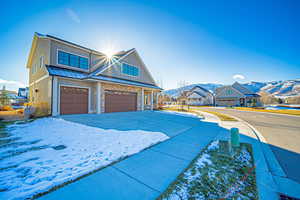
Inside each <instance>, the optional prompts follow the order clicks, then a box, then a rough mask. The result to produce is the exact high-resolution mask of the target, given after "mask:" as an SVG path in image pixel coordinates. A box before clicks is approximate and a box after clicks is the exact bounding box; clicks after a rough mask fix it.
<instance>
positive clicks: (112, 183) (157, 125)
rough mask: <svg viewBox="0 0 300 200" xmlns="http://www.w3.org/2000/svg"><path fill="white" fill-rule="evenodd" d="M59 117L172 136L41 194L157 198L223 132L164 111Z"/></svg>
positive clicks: (197, 121) (98, 197)
mask: <svg viewBox="0 0 300 200" xmlns="http://www.w3.org/2000/svg"><path fill="white" fill-rule="evenodd" d="M62 118H63V119H65V120H69V121H72V122H77V123H82V124H86V125H89V126H95V127H100V128H104V129H118V130H137V129H140V130H147V131H159V132H163V133H165V134H167V135H168V136H170V137H171V138H170V139H169V140H167V141H165V142H162V143H160V144H157V145H154V146H152V147H150V148H148V149H146V150H144V151H142V152H140V153H138V154H136V155H133V156H131V157H129V158H126V159H124V160H122V161H120V162H118V163H116V164H114V165H111V166H109V167H106V168H104V169H102V170H100V171H97V172H95V173H93V174H91V175H89V176H87V177H84V178H82V179H80V180H78V181H76V182H73V183H71V184H68V185H67V186H65V187H62V188H60V189H58V190H56V191H54V192H51V193H49V194H47V195H45V196H43V197H41V199H53V200H54V199H73V200H76V199H89V200H93V199H110V200H113V199H118V200H119V199H131V200H135V199H137V200H140V199H143V200H144V199H155V198H157V197H158V196H159V194H160V193H161V192H163V191H164V190H165V189H166V188H167V187H168V185H169V184H170V183H171V182H172V181H174V180H175V179H176V177H177V176H178V175H179V174H180V173H181V172H182V171H183V170H184V169H185V168H186V167H187V166H188V164H189V163H190V162H191V161H192V160H193V159H194V158H195V156H196V155H197V154H198V153H199V152H200V151H201V149H202V148H203V147H205V146H206V145H207V144H208V143H209V142H210V141H211V140H213V139H214V138H215V137H217V136H218V134H220V133H224V131H225V129H223V128H221V127H219V126H218V125H217V124H214V123H206V122H202V121H200V119H199V118H191V117H186V116H179V115H174V114H167V113H164V112H151V111H149V112H147V111H145V112H125V113H110V114H100V115H96V114H87V115H66V116H62ZM74 134H76V133H74Z"/></svg>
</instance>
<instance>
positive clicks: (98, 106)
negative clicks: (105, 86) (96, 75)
mask: <svg viewBox="0 0 300 200" xmlns="http://www.w3.org/2000/svg"><path fill="white" fill-rule="evenodd" d="M101 93H102V85H101V82H97V86H96V111H97V114H100V113H101V104H102V99H101V96H102V95H101Z"/></svg>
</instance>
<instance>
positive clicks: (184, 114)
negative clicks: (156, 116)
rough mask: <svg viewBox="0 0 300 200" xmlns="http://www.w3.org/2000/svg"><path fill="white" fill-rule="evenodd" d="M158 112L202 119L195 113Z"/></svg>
mask: <svg viewBox="0 0 300 200" xmlns="http://www.w3.org/2000/svg"><path fill="white" fill-rule="evenodd" d="M156 112H161V113H164V114H172V115H179V116H183V117H192V118H200V117H199V115H197V114H195V113H190V112H179V111H170V110H164V111H156Z"/></svg>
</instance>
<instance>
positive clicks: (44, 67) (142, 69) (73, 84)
mask: <svg viewBox="0 0 300 200" xmlns="http://www.w3.org/2000/svg"><path fill="white" fill-rule="evenodd" d="M27 68H28V69H29V100H30V102H31V103H33V105H34V106H35V107H37V109H41V110H43V114H44V115H46V114H51V115H54V116H55V115H60V114H75V113H103V112H120V111H136V110H152V109H154V108H155V107H156V105H157V94H158V93H159V92H160V91H161V90H162V89H161V88H159V87H158V86H157V85H156V83H155V81H154V79H153V78H152V76H151V74H150V72H149V70H148V69H147V67H146V66H145V64H144V62H143V61H142V59H141V57H140V56H139V54H138V52H137V51H136V49H134V48H133V49H130V50H128V51H121V52H119V53H117V54H115V55H114V56H113V57H112V58H108V57H107V56H105V54H103V53H101V52H98V51H95V50H92V49H89V48H86V47H82V46H80V45H77V44H74V43H71V42H68V41H65V40H62V39H59V38H57V37H54V36H50V35H42V34H39V33H35V35H34V38H33V42H32V47H31V50H30V54H29V58H28V62H27Z"/></svg>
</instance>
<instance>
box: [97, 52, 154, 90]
mask: <svg viewBox="0 0 300 200" xmlns="http://www.w3.org/2000/svg"><path fill="white" fill-rule="evenodd" d="M123 63H124V64H126V65H130V66H133V67H136V68H138V75H137V76H130V75H128V74H125V73H123V72H124V71H122V67H123ZM100 74H101V75H104V76H110V77H116V78H121V79H126V80H131V81H137V82H142V83H148V84H152V85H156V84H155V81H154V80H153V78H152V76H151V74H150V72H149V71H148V69H147V67H146V66H145V64H144V63H143V61H142V59H141V58H140V56H139V55H138V53H137V52H136V51H135V50H134V51H133V52H132V53H130V54H129V55H127V56H125V57H124V58H122V59H121V60H120V61H119V62H117V63H115V64H113V65H111V66H110V67H107V68H106V69H104V70H103V71H102V72H100Z"/></svg>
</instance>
